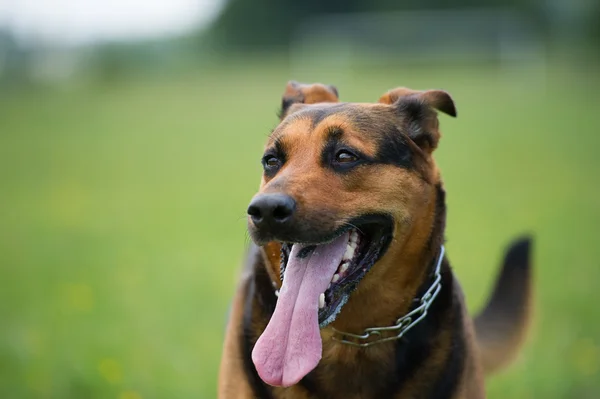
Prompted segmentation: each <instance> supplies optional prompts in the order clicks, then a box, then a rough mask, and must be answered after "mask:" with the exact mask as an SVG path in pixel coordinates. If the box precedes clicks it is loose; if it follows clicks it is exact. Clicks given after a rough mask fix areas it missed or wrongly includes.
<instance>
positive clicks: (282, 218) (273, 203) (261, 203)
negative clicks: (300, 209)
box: [248, 194, 296, 229]
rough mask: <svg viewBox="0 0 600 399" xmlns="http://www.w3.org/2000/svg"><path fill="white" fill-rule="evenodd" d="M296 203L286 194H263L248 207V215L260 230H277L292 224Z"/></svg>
mask: <svg viewBox="0 0 600 399" xmlns="http://www.w3.org/2000/svg"><path fill="white" fill-rule="evenodd" d="M295 211H296V201H294V199H293V198H292V197H290V196H289V195H286V194H261V195H258V196H256V197H255V198H254V199H253V200H252V201H251V202H250V205H249V206H248V215H250V218H251V219H252V222H253V223H254V225H255V226H256V227H257V228H259V229H263V228H265V229H276V228H277V227H280V226H284V225H285V224H286V223H288V222H290V220H291V219H292V217H293V215H294V212H295Z"/></svg>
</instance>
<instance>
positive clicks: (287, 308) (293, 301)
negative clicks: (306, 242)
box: [252, 233, 348, 387]
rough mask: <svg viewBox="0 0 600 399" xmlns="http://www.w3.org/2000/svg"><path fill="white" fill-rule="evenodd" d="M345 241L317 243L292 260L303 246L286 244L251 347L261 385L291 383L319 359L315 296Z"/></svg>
mask: <svg viewBox="0 0 600 399" xmlns="http://www.w3.org/2000/svg"><path fill="white" fill-rule="evenodd" d="M347 245H348V233H346V234H342V236H341V237H338V238H337V239H335V240H334V241H333V242H331V243H330V244H325V245H318V246H317V248H316V249H315V250H314V251H313V252H312V253H311V254H310V255H308V256H306V257H305V258H304V259H299V258H298V252H300V251H301V250H302V249H303V248H305V247H306V246H301V245H299V244H295V245H294V246H292V251H291V253H290V256H289V261H288V264H287V266H286V269H285V275H284V278H283V285H282V287H281V290H280V291H279V299H278V300H277V305H276V306H275V312H274V313H273V316H272V317H271V321H269V324H268V325H267V328H266V329H265V331H264V332H263V333H262V335H261V336H260V338H258V341H256V345H255V346H254V350H253V351H252V361H253V362H254V365H255V366H256V371H257V372H258V375H259V376H260V378H262V379H263V381H264V382H266V383H267V384H270V385H277V386H284V387H287V386H290V385H294V384H296V383H297V382H298V381H300V380H301V379H302V378H303V377H304V376H305V375H306V374H308V373H309V372H310V371H311V370H313V369H314V368H315V367H316V366H317V364H318V363H319V360H321V352H322V343H321V335H320V334H319V317H318V313H319V296H320V295H321V293H322V292H324V291H325V290H326V289H327V286H328V285H329V283H330V282H331V278H332V277H333V274H334V273H335V271H336V270H337V268H338V266H339V265H340V262H341V261H342V257H343V256H344V252H345V251H346V246H347Z"/></svg>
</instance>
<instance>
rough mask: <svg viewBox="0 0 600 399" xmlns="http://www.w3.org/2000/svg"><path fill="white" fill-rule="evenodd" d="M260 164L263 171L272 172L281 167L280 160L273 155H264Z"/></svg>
mask: <svg viewBox="0 0 600 399" xmlns="http://www.w3.org/2000/svg"><path fill="white" fill-rule="evenodd" d="M262 164H263V167H264V168H265V171H268V172H274V171H276V170H277V169H278V168H279V166H281V160H280V159H279V158H277V157H276V156H274V155H265V156H264V158H263V159H262Z"/></svg>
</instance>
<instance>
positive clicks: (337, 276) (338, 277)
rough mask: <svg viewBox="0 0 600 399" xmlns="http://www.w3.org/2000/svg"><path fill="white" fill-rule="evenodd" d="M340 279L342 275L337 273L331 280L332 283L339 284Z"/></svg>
mask: <svg viewBox="0 0 600 399" xmlns="http://www.w3.org/2000/svg"><path fill="white" fill-rule="evenodd" d="M339 279H340V275H339V274H337V273H336V274H334V275H333V278H332V279H331V282H332V283H337V282H338V280H339ZM329 285H330V286H331V284H329Z"/></svg>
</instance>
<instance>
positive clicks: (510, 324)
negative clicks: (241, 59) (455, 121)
mask: <svg viewBox="0 0 600 399" xmlns="http://www.w3.org/2000/svg"><path fill="white" fill-rule="evenodd" d="M435 109H437V110H439V111H441V112H444V113H446V114H449V115H452V116H456V109H455V106H454V102H453V100H452V98H451V97H450V95H448V94H447V93H446V92H444V91H440V90H429V91H423V92H421V91H414V90H410V89H405V88H398V89H395V90H392V91H390V92H388V93H386V94H385V95H383V96H382V97H381V98H380V99H379V102H378V103H368V104H362V103H361V104H356V103H338V94H337V90H336V89H335V88H334V87H332V86H325V85H321V84H314V85H302V84H298V83H295V82H290V83H289V84H288V86H287V89H286V91H285V94H284V97H283V101H282V110H281V123H280V124H279V125H278V126H277V128H276V129H275V130H274V131H273V133H272V134H271V136H270V137H269V140H268V143H267V146H266V149H265V153H264V156H263V160H262V162H263V167H264V174H263V177H262V184H261V188H260V192H259V193H258V194H257V195H256V196H255V197H254V198H253V199H252V202H251V203H250V206H249V207H248V214H249V221H248V224H249V231H250V234H251V237H252V239H253V241H254V243H255V244H252V245H251V248H250V252H249V255H248V261H247V265H246V267H245V269H244V273H243V276H242V279H241V283H240V286H239V289H238V291H237V294H236V296H235V299H234V303H233V308H232V312H231V315H230V320H229V325H228V328H227V334H226V338H225V345H224V351H223V358H222V362H221V370H220V377H219V397H220V398H344V399H347V398H483V397H485V389H484V375H485V374H486V373H489V372H491V371H494V370H496V369H497V368H499V367H501V366H504V365H505V364H507V363H508V362H509V361H510V360H511V359H512V358H513V357H514V355H515V354H516V352H517V350H518V348H519V347H520V344H521V342H522V341H523V337H524V335H525V334H524V333H525V331H526V327H527V324H528V320H529V313H530V312H529V309H530V298H531V288H530V260H529V258H530V239H529V238H523V239H520V240H518V241H516V242H515V243H514V244H513V246H512V247H511V248H510V250H509V251H508V254H507V256H506V259H505V262H504V266H503V268H502V272H501V275H500V278H499V280H498V283H497V286H496V288H495V290H494V293H493V295H492V297H491V299H490V301H489V303H488V305H487V307H486V308H485V309H484V311H483V312H482V313H481V315H480V316H478V317H477V318H476V319H475V321H474V322H473V321H472V320H471V318H470V317H469V316H468V314H467V310H466V307H465V303H464V299H463V294H462V291H461V288H460V286H459V284H458V282H457V281H456V279H455V277H454V275H453V273H452V270H451V268H450V264H449V262H448V260H447V258H446V257H445V256H444V247H443V243H444V229H445V222H446V207H445V199H444V189H443V187H442V182H441V178H440V172H439V170H438V168H437V166H436V163H435V161H434V159H433V156H432V153H433V151H434V150H435V148H436V147H437V145H438V142H439V140H440V132H439V130H438V119H437V114H436V112H435Z"/></svg>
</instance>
